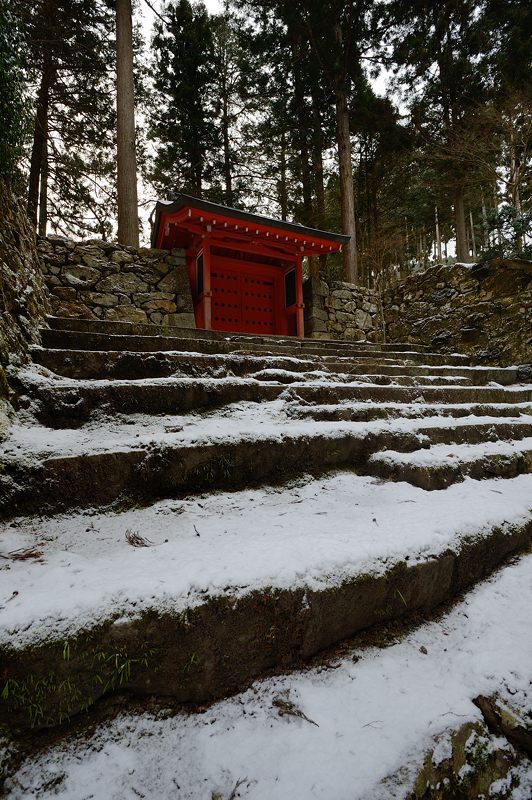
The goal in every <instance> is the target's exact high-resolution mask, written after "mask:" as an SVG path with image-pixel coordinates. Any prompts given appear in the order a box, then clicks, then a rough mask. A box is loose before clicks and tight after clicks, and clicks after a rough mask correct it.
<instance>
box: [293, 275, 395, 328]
mask: <svg viewBox="0 0 532 800" xmlns="http://www.w3.org/2000/svg"><path fill="white" fill-rule="evenodd" d="M303 295H304V301H305V336H308V337H310V338H311V339H350V340H352V341H361V342H364V341H366V342H380V341H382V313H381V307H380V299H379V296H378V294H376V293H375V292H374V291H372V290H371V289H365V288H364V287H362V286H354V285H353V284H352V283H342V282H341V281H336V282H335V283H331V284H330V285H329V284H327V283H326V282H325V281H323V280H320V279H319V278H309V279H308V280H307V281H305V283H304V285H303Z"/></svg>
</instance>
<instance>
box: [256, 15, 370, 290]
mask: <svg viewBox="0 0 532 800" xmlns="http://www.w3.org/2000/svg"><path fill="white" fill-rule="evenodd" d="M241 2H242V4H243V5H245V6H246V7H248V8H250V9H252V10H254V11H255V12H256V13H260V12H261V11H262V12H264V10H265V9H267V10H269V11H271V12H272V13H273V14H275V15H276V16H277V17H278V18H279V19H281V20H282V21H283V22H284V24H285V25H286V28H287V30H288V32H289V36H290V38H291V40H292V43H293V46H294V47H295V48H296V49H297V48H307V49H309V50H310V52H311V53H312V55H313V57H314V59H315V61H316V63H317V65H318V67H319V70H320V73H321V75H322V76H323V78H324V79H325V80H326V82H327V84H328V87H329V90H330V92H331V93H332V97H333V98H334V107H335V114H336V144H337V149H338V167H339V187H340V205H341V219H342V231H343V233H345V234H347V235H349V236H350V237H351V240H350V242H349V245H347V246H346V247H344V279H345V280H347V281H351V282H353V283H356V282H357V246H356V223H355V191H354V183H353V166H352V152H351V132H350V127H351V118H352V116H353V113H354V111H353V108H352V100H353V95H352V91H351V90H352V85H353V81H356V80H358V79H359V77H360V75H361V73H362V67H361V58H362V55H363V52H364V50H365V49H366V48H367V47H368V46H369V43H370V26H369V22H370V15H371V11H372V9H373V8H374V7H376V6H377V5H378V4H375V3H369V2H367V0H358V1H357V0H326V2H323V0H267V2H258V0H241ZM304 161H305V159H304V158H303V167H304Z"/></svg>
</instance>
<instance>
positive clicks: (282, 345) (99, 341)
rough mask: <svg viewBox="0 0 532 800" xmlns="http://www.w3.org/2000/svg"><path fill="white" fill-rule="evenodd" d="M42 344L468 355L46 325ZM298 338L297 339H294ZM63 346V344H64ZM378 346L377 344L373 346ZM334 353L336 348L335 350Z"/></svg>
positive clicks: (433, 357) (428, 357)
mask: <svg viewBox="0 0 532 800" xmlns="http://www.w3.org/2000/svg"><path fill="white" fill-rule="evenodd" d="M42 341H43V345H44V346H45V347H47V348H50V349H54V348H56V347H58V348H59V349H68V348H69V347H70V349H76V350H107V349H108V350H124V351H137V352H146V353H148V352H154V351H157V352H164V351H167V352H176V351H179V350H181V351H183V352H189V351H193V352H194V351H196V352H206V353H217V352H220V353H223V352H226V353H229V352H240V353H243V354H247V353H288V354H290V353H292V354H295V355H301V354H304V355H306V354H314V355H320V354H321V355H327V354H331V353H333V354H334V351H335V350H336V351H340V352H342V353H347V355H353V356H359V355H364V354H366V355H370V356H373V357H374V356H375V354H376V353H380V354H381V355H382V356H383V357H385V356H387V355H388V356H390V357H395V359H397V358H399V357H400V356H403V357H405V358H410V360H412V359H414V360H415V359H416V358H417V359H425V361H424V362H423V363H431V361H437V362H440V361H441V362H444V363H447V364H469V363H470V358H469V357H468V356H464V355H461V354H458V353H452V354H448V355H445V356H444V355H442V354H441V353H434V352H429V351H418V350H415V349H414V350H413V349H412V348H410V349H408V350H400V351H397V350H390V351H386V350H379V349H372V347H373V346H372V345H371V343H368V347H367V348H366V349H364V345H365V343H364V342H363V343H362V347H359V348H356V349H350V350H347V349H346V348H345V347H334V348H331V347H323V346H322V345H321V344H320V340H317V339H306V340H304V341H305V342H306V344H305V345H302V344H301V343H300V342H301V341H303V340H295V341H296V343H294V342H293V341H287V340H286V339H283V340H280V341H278V342H272V341H270V342H268V341H266V342H264V341H255V340H240V339H201V338H197V337H196V338H193V339H191V338H185V339H180V338H178V337H171V336H170V337H167V336H142V335H136V334H131V335H127V334H125V335H117V334H105V333H91V332H86V331H59V330H55V329H53V328H46V329H44V330H43V331H42ZM297 342H299V343H297ZM65 346H66V347H65ZM377 347H378V346H377ZM337 354H338V352H337Z"/></svg>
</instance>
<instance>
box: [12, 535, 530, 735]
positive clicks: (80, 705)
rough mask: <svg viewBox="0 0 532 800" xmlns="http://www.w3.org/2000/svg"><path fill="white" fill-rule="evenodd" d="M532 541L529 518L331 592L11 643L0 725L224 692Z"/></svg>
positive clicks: (428, 603)
mask: <svg viewBox="0 0 532 800" xmlns="http://www.w3.org/2000/svg"><path fill="white" fill-rule="evenodd" d="M531 541H532V520H529V521H527V522H525V523H523V524H521V525H514V526H512V527H510V528H506V529H502V528H500V527H498V526H497V527H494V528H492V529H491V530H490V531H482V532H480V533H479V534H478V535H476V536H473V535H469V536H467V537H464V538H463V539H462V541H461V542H460V545H459V547H457V548H456V549H454V550H446V551H445V552H443V553H442V554H440V555H438V556H433V557H431V556H428V557H425V560H423V561H420V562H417V563H415V564H408V563H407V562H406V561H399V562H397V563H396V564H395V565H394V566H392V567H391V568H390V569H389V570H388V571H387V572H386V573H384V574H383V575H379V576H375V575H371V574H365V575H364V574H362V575H358V576H355V577H351V578H348V579H345V580H344V581H343V582H341V583H339V584H338V585H336V586H333V587H327V588H324V589H323V590H310V589H308V590H306V589H305V588H304V587H303V588H294V589H291V590H290V589H272V588H271V587H269V586H264V587H263V588H262V589H260V590H255V591H253V592H251V593H249V594H245V595H243V596H240V597H235V596H234V595H233V594H231V593H230V592H228V593H227V594H225V595H222V596H215V597H211V598H209V599H208V600H206V601H205V602H204V603H203V604H201V605H199V606H195V607H192V608H188V609H186V610H184V611H180V612H179V613H176V614H172V613H169V612H166V613H158V612H157V610H155V609H154V610H152V611H147V612H144V613H143V614H142V615H141V616H139V617H138V618H136V619H132V620H129V619H127V618H126V619H124V618H120V617H119V614H118V613H117V615H116V616H115V617H114V618H113V617H111V618H110V619H109V620H108V621H107V622H104V623H101V624H99V625H98V626H96V627H95V628H94V629H91V630H86V631H84V632H82V633H78V634H76V636H74V637H72V639H68V638H67V639H65V637H64V635H62V636H61V639H60V640H57V641H48V642H46V643H43V644H40V645H35V644H34V645H33V646H31V647H27V648H25V649H21V650H15V649H12V648H6V647H3V648H1V649H0V656H1V657H2V664H3V673H2V684H1V687H0V722H2V723H4V724H6V725H9V726H10V727H12V728H18V729H27V728H30V727H33V728H43V727H51V726H55V725H59V724H61V723H63V722H65V721H67V720H68V719H70V718H71V717H73V716H74V715H76V714H78V713H79V712H81V711H84V710H86V709H88V708H90V706H91V705H93V704H94V703H95V702H97V700H98V699H100V698H101V697H104V696H105V695H109V694H112V693H115V692H130V693H133V694H136V695H144V696H155V697H158V698H163V697H165V698H171V699H172V701H173V702H178V703H194V704H201V703H207V702H211V701H214V700H217V699H219V698H221V697H224V696H227V695H230V694H233V693H236V692H238V691H241V690H242V689H244V688H246V687H247V686H248V685H249V684H250V683H251V682H252V681H253V680H255V679H256V678H259V677H261V676H263V675H265V674H267V673H271V672H272V671H273V670H286V669H288V668H293V667H300V666H301V665H302V663H304V662H305V661H306V660H308V659H309V658H311V657H312V656H313V655H315V654H316V653H317V652H319V651H321V650H324V649H325V648H327V647H329V646H331V645H333V644H335V643H338V642H340V641H343V640H345V639H348V638H352V637H353V636H355V635H356V634H357V633H359V632H361V631H364V630H367V629H368V628H371V627H372V626H374V625H376V624H379V623H383V622H387V621H391V620H396V619H400V618H401V617H406V616H407V615H408V614H412V613H418V614H419V613H428V612H431V611H433V610H434V609H436V608H437V607H438V606H440V605H441V604H443V603H445V602H448V601H449V600H452V599H453V598H455V597H456V596H457V595H458V594H459V593H461V592H463V591H464V590H466V589H467V588H468V587H470V586H472V585H473V584H475V583H477V582H478V581H480V580H482V579H483V578H485V577H486V576H487V575H489V574H490V573H491V572H492V571H493V570H494V569H495V568H497V567H498V566H499V565H500V564H501V563H502V562H503V561H504V560H505V559H507V558H509V557H510V556H513V555H515V554H517V553H519V552H521V551H523V550H525V549H526V548H528V547H530V544H531ZM2 651H3V652H2Z"/></svg>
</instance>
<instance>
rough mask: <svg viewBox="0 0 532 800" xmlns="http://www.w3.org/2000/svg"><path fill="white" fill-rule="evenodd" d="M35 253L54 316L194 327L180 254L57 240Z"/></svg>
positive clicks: (47, 241) (46, 241)
mask: <svg viewBox="0 0 532 800" xmlns="http://www.w3.org/2000/svg"><path fill="white" fill-rule="evenodd" d="M38 250H39V255H40V259H41V263H42V267H43V272H44V279H45V281H46V284H47V286H48V289H49V290H50V295H51V311H52V314H55V315H56V316H59V317H78V318H82V319H104V320H112V321H113V322H116V321H118V322H141V323H142V322H144V323H150V322H151V323H153V324H155V325H173V326H177V327H187V328H193V327H195V323H194V311H193V306H192V298H191V296H190V287H189V280H188V274H187V270H186V267H185V256H184V252H183V251H182V250H173V251H172V252H171V253H169V252H168V251H167V250H154V249H150V248H143V247H142V248H140V249H138V250H137V249H135V248H132V247H123V246H121V245H118V244H116V243H111V242H103V241H101V240H99V239H89V240H87V241H82V242H75V241H73V240H72V239H65V238H63V237H60V236H48V237H47V238H45V239H39V241H38Z"/></svg>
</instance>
